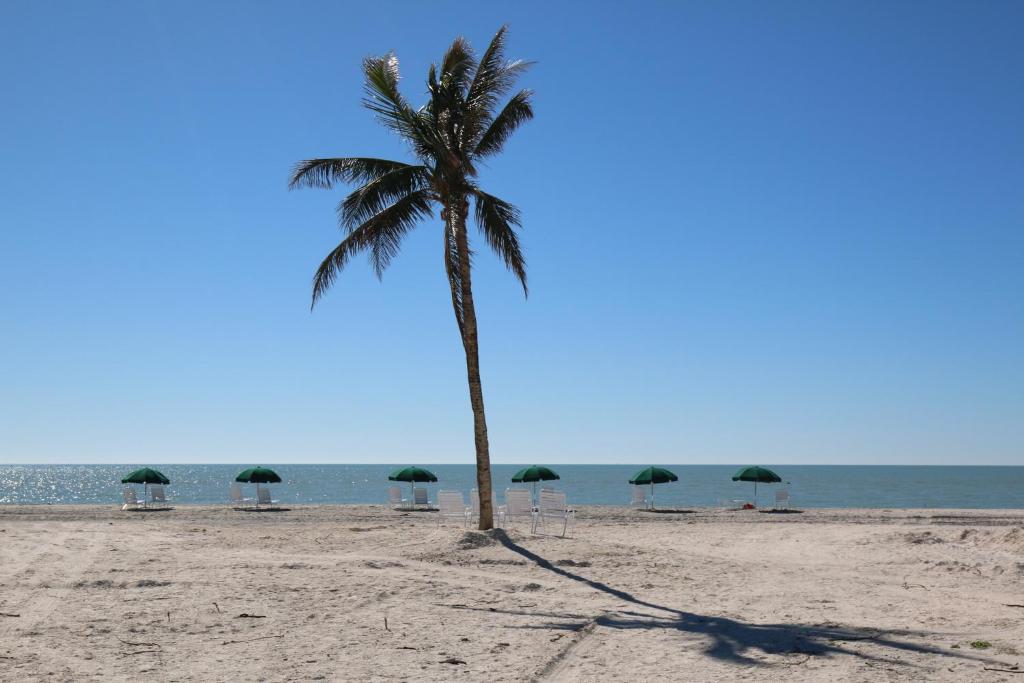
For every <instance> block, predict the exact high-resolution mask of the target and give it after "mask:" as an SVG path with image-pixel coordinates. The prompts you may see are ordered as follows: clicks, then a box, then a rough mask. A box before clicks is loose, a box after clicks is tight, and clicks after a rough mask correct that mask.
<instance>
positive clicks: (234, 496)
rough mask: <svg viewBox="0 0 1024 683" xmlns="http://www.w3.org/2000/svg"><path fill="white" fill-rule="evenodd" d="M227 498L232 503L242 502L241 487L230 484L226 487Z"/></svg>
mask: <svg viewBox="0 0 1024 683" xmlns="http://www.w3.org/2000/svg"><path fill="white" fill-rule="evenodd" d="M228 497H229V498H231V502H232V503H240V502H242V487H241V486H239V485H238V484H232V485H231V486H229V487H228Z"/></svg>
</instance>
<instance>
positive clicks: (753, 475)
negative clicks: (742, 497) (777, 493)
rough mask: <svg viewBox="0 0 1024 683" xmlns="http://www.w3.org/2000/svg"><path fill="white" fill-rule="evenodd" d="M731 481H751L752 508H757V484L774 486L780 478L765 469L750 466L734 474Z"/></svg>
mask: <svg viewBox="0 0 1024 683" xmlns="http://www.w3.org/2000/svg"><path fill="white" fill-rule="evenodd" d="M732 480H733V481H752V482H754V506H755V507H757V484H758V483H759V482H760V483H762V484H776V483H778V482H780V481H782V477H780V476H779V475H777V474H775V473H774V472H772V471H771V470H770V469H768V468H767V467H761V466H759V465H751V466H750V467H744V468H743V469H741V470H740V471H738V472H737V473H736V474H734V475H732Z"/></svg>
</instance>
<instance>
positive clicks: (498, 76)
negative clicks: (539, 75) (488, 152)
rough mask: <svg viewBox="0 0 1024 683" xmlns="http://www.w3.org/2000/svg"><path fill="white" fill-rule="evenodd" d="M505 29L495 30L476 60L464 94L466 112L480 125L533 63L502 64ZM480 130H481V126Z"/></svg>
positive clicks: (518, 61) (516, 61) (503, 59)
mask: <svg viewBox="0 0 1024 683" xmlns="http://www.w3.org/2000/svg"><path fill="white" fill-rule="evenodd" d="M507 33H508V27H507V26H502V27H501V28H500V29H498V32H497V33H496V34H495V36H494V38H493V39H491V43H490V45H488V46H487V50H486V51H485V52H484V55H483V57H481V58H480V63H479V64H478V66H477V69H476V73H475V74H474V75H473V82H472V83H471V84H470V86H469V91H468V92H467V94H466V103H467V108H468V109H469V110H471V111H473V112H474V113H475V115H476V116H477V117H478V118H479V119H480V120H482V121H489V120H490V119H491V118H492V117H493V116H494V109H495V107H497V105H498V101H499V100H500V99H501V97H502V96H503V95H505V94H506V93H507V92H508V91H509V90H511V89H512V87H513V86H514V85H515V81H516V79H517V78H518V77H519V76H520V75H521V74H522V73H523V72H525V71H526V70H527V69H529V68H530V67H531V66H532V65H533V62H527V61H523V60H515V61H511V62H506V61H505V36H506V34H507ZM481 128H483V126H481Z"/></svg>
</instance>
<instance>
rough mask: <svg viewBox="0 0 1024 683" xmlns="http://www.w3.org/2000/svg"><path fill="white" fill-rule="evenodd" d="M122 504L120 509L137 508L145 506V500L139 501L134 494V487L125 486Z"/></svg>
mask: <svg viewBox="0 0 1024 683" xmlns="http://www.w3.org/2000/svg"><path fill="white" fill-rule="evenodd" d="M123 495H124V505H122V506H121V509H122V510H137V509H139V508H144V507H146V501H144V500H143V501H140V500H139V499H138V498H137V497H136V496H135V489H134V488H132V487H131V486H127V487H125V489H124V494H123Z"/></svg>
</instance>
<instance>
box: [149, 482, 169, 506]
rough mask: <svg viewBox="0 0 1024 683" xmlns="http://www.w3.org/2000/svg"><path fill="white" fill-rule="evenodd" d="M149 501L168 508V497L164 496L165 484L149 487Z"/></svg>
mask: <svg viewBox="0 0 1024 683" xmlns="http://www.w3.org/2000/svg"><path fill="white" fill-rule="evenodd" d="M149 499H150V502H152V503H154V504H156V503H159V504H160V505H163V506H165V507H166V505H167V496H166V495H165V494H164V487H163V484H153V485H152V486H150V487H149Z"/></svg>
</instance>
